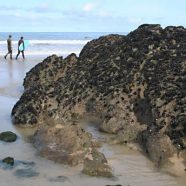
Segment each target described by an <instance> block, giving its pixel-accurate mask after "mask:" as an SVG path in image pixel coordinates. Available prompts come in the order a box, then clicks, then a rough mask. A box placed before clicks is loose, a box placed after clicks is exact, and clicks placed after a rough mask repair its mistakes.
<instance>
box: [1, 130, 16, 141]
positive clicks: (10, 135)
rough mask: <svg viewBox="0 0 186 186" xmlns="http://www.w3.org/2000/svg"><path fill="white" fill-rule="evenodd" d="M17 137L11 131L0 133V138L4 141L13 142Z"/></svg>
mask: <svg viewBox="0 0 186 186" xmlns="http://www.w3.org/2000/svg"><path fill="white" fill-rule="evenodd" d="M16 139H17V135H16V134H14V133H13V132H11V131H7V132H2V133H0V140H2V141H5V142H14V141H16Z"/></svg>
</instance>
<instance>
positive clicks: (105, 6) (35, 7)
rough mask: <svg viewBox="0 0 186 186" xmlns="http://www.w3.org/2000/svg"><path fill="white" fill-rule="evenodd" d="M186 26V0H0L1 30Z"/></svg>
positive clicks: (105, 30) (123, 30) (73, 30)
mask: <svg viewBox="0 0 186 186" xmlns="http://www.w3.org/2000/svg"><path fill="white" fill-rule="evenodd" d="M143 23H159V24H161V25H162V26H163V27H164V26H168V25H176V26H177V25H183V26H184V27H186V0H0V28H1V29H0V32H4V31H5V32H14V31H17V32H19V31H28V32H31V31H38V32H39V31H45V32H50V31H54V32H60V31H61V32H69V31H70V32H77V31H79V32H83V31H84V32H86V31H87V32H128V31H131V30H133V29H135V28H136V27H138V26H139V25H140V24H143Z"/></svg>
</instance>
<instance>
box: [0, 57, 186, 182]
mask: <svg viewBox="0 0 186 186" xmlns="http://www.w3.org/2000/svg"><path fill="white" fill-rule="evenodd" d="M37 61H39V60H35V63H32V61H31V60H30V61H29V60H27V61H25V63H24V64H22V63H19V62H12V64H11V65H12V67H11V68H10V64H9V62H7V63H0V72H1V74H0V119H1V120H0V126H1V127H0V132H2V131H7V130H10V131H12V132H15V133H16V134H17V135H18V139H17V141H16V142H14V143H4V142H0V159H3V158H5V157H7V156H10V157H14V159H15V160H16V161H15V166H14V167H13V168H12V169H6V168H4V167H3V166H1V164H0V180H1V181H0V185H1V186H11V185H19V186H33V185H37V186H51V185H52V186H61V185H63V186H105V185H117V184H121V185H123V186H128V185H130V186H146V185H150V186H185V185H186V176H184V175H183V176H181V177H175V176H172V175H170V174H167V173H166V172H164V171H160V170H157V169H156V168H155V167H154V166H153V164H152V163H151V162H150V161H149V160H148V159H147V158H146V157H145V156H143V155H142V154H141V153H140V152H137V151H135V150H132V149H130V148H128V147H125V146H122V145H110V144H106V143H104V142H103V144H102V147H101V148H100V150H101V151H102V152H103V153H104V154H105V155H106V157H107V159H108V161H109V164H110V165H111V166H112V168H113V171H114V174H115V176H116V178H114V179H105V178H96V177H89V176H86V175H83V174H81V169H82V166H77V167H68V166H64V165H60V164H55V163H54V162H52V161H49V160H46V159H44V158H42V157H39V156H38V155H37V152H36V150H35V148H34V147H33V146H32V144H30V143H29V142H28V141H27V140H26V136H27V135H29V134H30V133H31V132H32V131H30V130H29V129H25V130H21V131H20V130H19V131H18V130H17V129H16V128H15V127H14V126H13V125H12V123H11V118H10V113H11V109H12V107H13V105H14V104H15V103H16V101H17V100H18V99H19V97H20V95H21V93H22V86H21V85H22V82H23V78H24V76H25V73H26V72H27V71H28V70H29V69H30V68H31V67H32V66H34V65H35V64H36V62H37ZM21 65H24V68H23V67H21ZM10 70H11V73H10ZM9 74H11V75H9ZM86 128H87V130H88V131H90V132H91V133H93V136H94V138H96V139H100V140H102V141H104V140H105V138H109V137H110V136H109V135H104V134H101V133H99V132H98V131H97V129H96V127H94V126H93V125H88V126H86Z"/></svg>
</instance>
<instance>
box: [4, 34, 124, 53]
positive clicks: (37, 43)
mask: <svg viewBox="0 0 186 186" xmlns="http://www.w3.org/2000/svg"><path fill="white" fill-rule="evenodd" d="M10 34H11V35H12V40H13V55H16V54H17V48H18V47H17V43H18V40H19V38H20V37H21V36H23V37H24V40H27V41H28V42H29V45H28V46H27V47H26V50H25V55H26V56H27V55H32V56H38V55H39V56H49V55H52V54H57V55H59V56H67V55H68V54H70V53H76V54H77V55H79V53H80V51H81V49H82V48H83V46H84V45H85V44H86V43H87V42H89V41H90V40H92V39H96V38H99V37H100V36H103V35H108V34H126V33H109V32H23V33H21V32H13V33H7V32H6V33H5V32H0V55H5V54H6V53H7V42H6V40H7V38H8V36H9V35H10Z"/></svg>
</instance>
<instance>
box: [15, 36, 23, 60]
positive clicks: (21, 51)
mask: <svg viewBox="0 0 186 186" xmlns="http://www.w3.org/2000/svg"><path fill="white" fill-rule="evenodd" d="M21 44H23V49H22V50H20V45H21ZM24 50H25V44H24V40H23V37H21V38H20V40H19V41H18V54H17V55H16V59H17V58H18V56H19V54H20V53H22V56H23V59H25V55H24Z"/></svg>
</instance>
